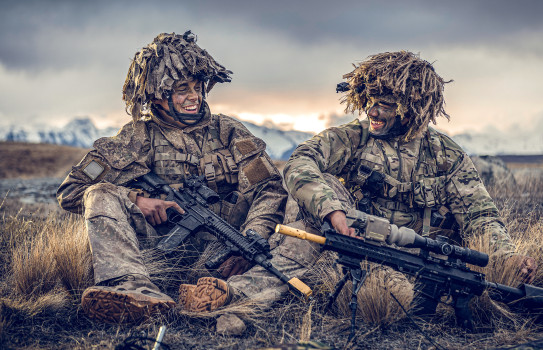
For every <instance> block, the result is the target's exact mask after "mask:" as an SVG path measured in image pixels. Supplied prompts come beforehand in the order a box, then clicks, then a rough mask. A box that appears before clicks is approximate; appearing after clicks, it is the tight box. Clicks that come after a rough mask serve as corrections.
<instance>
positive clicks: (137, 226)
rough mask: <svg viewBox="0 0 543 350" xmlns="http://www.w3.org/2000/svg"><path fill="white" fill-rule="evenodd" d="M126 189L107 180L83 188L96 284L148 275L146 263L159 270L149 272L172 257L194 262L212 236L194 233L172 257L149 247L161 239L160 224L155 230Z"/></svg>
mask: <svg viewBox="0 0 543 350" xmlns="http://www.w3.org/2000/svg"><path fill="white" fill-rule="evenodd" d="M129 191H130V190H129V189H128V188H124V187H120V186H115V185H112V184H110V183H99V184H96V185H93V186H91V187H89V188H88V189H87V190H86V191H85V195H84V206H85V224H86V227H87V233H88V237H89V243H90V247H91V252H92V262H93V268H94V282H95V283H96V284H99V283H100V282H103V281H106V280H109V279H112V278H117V277H120V276H124V275H127V274H140V275H143V276H146V277H150V271H149V268H148V265H149V264H154V265H158V266H155V270H158V271H151V272H157V273H160V268H161V267H164V266H167V265H166V263H164V262H163V263H162V264H160V263H157V261H159V260H163V261H165V260H168V259H169V260H175V264H176V265H180V266H181V265H182V266H188V265H191V264H194V263H195V262H196V261H197V260H198V258H199V256H200V255H201V254H203V252H204V249H205V248H206V247H207V246H209V242H210V241H212V240H213V239H214V237H213V236H211V235H210V234H209V233H206V232H200V233H198V234H196V235H193V236H191V238H190V239H189V240H188V241H189V242H187V243H186V244H184V245H183V246H182V247H180V248H179V249H178V250H177V251H176V255H175V258H174V259H172V258H171V257H168V256H166V255H165V254H162V253H160V252H158V251H157V250H155V249H152V248H154V247H155V246H156V244H157V243H158V241H159V239H160V234H159V232H157V230H158V231H160V226H159V227H157V229H155V228H154V227H153V226H151V225H150V224H149V223H148V222H147V220H146V219H145V217H144V216H143V213H142V212H141V210H140V209H139V208H138V207H137V206H136V205H135V204H134V203H132V202H131V201H130V200H129V199H128V192H129ZM217 248H218V247H217ZM177 269H178V270H180V268H179V267H178V268H177ZM171 270H175V268H171Z"/></svg>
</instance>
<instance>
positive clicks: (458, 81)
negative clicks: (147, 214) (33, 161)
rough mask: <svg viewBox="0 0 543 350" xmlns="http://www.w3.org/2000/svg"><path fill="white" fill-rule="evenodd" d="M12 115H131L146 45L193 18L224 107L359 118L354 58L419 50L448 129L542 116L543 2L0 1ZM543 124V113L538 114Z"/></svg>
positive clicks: (2, 94) (318, 123) (237, 111)
mask: <svg viewBox="0 0 543 350" xmlns="http://www.w3.org/2000/svg"><path fill="white" fill-rule="evenodd" d="M0 5H1V12H0V118H1V119H2V121H3V122H9V123H14V122H17V123H21V124H22V123H34V124H35V123H40V124H53V125H58V126H60V125H63V124H65V123H66V122H67V121H68V120H70V119H72V118H73V117H76V116H89V117H91V118H92V119H93V120H94V121H95V122H96V123H97V125H99V126H102V127H103V126H112V125H113V126H120V125H122V124H124V123H125V122H126V121H128V120H130V117H129V116H127V115H126V113H125V112H124V105H123V103H122V101H121V89H122V85H123V83H124V79H125V77H126V72H127V70H128V66H129V64H130V60H131V58H132V57H133V56H134V53H135V52H136V51H137V50H138V49H139V48H141V47H143V46H145V45H146V44H148V43H149V42H151V41H152V40H153V38H154V37H155V36H156V35H157V34H159V33H162V32H176V33H180V34H182V33H183V32H184V31H186V30H188V29H191V30H192V31H193V32H194V33H195V34H197V35H198V44H199V45H200V46H201V47H203V48H205V49H206V50H207V51H208V52H209V53H210V54H211V55H212V56H213V57H214V58H215V59H216V60H217V61H218V62H220V63H221V64H223V65H224V66H225V67H227V68H228V69H230V70H232V71H233V72H234V75H233V80H232V82H231V83H229V84H217V85H216V87H215V88H214V89H213V91H212V93H211V95H210V96H209V102H210V105H211V109H212V111H213V112H214V113H219V112H220V113H224V114H230V115H234V116H237V117H239V118H240V119H244V120H250V121H253V122H256V123H258V124H262V123H269V122H273V123H275V124H278V125H281V126H282V127H283V128H287V129H297V130H304V131H315V132H316V131H320V130H321V129H323V128H325V127H327V126H329V125H335V124H338V123H342V122H345V121H348V120H350V119H352V116H345V115H344V113H343V108H344V106H343V105H341V104H340V103H339V98H340V95H339V94H336V93H335V86H336V84H337V83H338V82H340V81H342V79H341V76H342V75H343V74H344V73H347V72H349V71H350V70H352V63H356V62H360V61H361V60H364V59H365V58H366V57H367V56H369V55H371V54H375V53H378V52H384V51H398V50H409V51H412V52H415V53H420V55H421V57H422V58H423V59H425V60H427V61H430V62H433V63H434V66H435V68H436V70H437V72H438V73H439V74H440V75H441V76H442V77H443V78H444V79H446V80H450V79H452V80H454V82H452V83H450V84H448V85H447V86H446V88H445V101H446V109H447V111H448V112H449V114H450V115H451V121H450V122H446V121H445V120H443V121H441V122H440V123H439V124H438V127H439V128H440V129H442V130H445V131H447V132H449V133H452V134H454V133H458V132H461V131H466V130H472V131H480V130H483V129H486V128H488V127H489V126H491V125H492V126H493V127H496V128H498V129H500V130H505V129H507V128H511V127H513V128H517V129H518V128H525V129H526V130H531V128H532V126H533V125H535V124H536V123H538V122H539V121H541V120H543V83H542V81H543V20H542V19H541V18H543V1H538V0H533V1H523V0H516V1H514V2H513V1H510V0H508V1H501V0H493V1H476V0H470V1H458V0H457V1H438V0H432V1H426V0H419V1H407V0H395V1H364V0H358V1H340V0H335V1H320V0H318V1H296V0H289V1H283V0H273V1H256V0H252V1H225V0H222V1H220V0H217V1H196V0H194V1H145V2H139V1H110V0H108V1H47V0H41V1H5V0H0ZM538 124H539V125H543V123H538Z"/></svg>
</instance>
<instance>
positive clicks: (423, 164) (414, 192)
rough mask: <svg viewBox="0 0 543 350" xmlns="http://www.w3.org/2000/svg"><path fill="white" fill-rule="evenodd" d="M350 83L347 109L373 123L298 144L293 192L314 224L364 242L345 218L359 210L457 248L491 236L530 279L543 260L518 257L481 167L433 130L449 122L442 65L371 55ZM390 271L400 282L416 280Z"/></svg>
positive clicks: (401, 55) (289, 179) (289, 177)
mask: <svg viewBox="0 0 543 350" xmlns="http://www.w3.org/2000/svg"><path fill="white" fill-rule="evenodd" d="M344 78H345V79H347V82H343V83H340V84H338V90H339V91H346V92H347V93H346V96H345V97H344V98H343V101H342V102H344V103H346V104H347V108H346V112H354V111H358V112H359V114H361V113H362V112H365V113H366V115H367V119H364V120H358V119H356V120H354V121H352V122H351V123H348V124H345V125H341V126H339V127H332V128H329V129H327V130H325V131H323V132H321V133H320V134H318V135H316V136H315V137H313V138H312V139H310V140H308V141H306V142H304V143H302V144H301V145H300V146H298V148H297V149H296V150H295V151H294V153H293V154H292V156H291V157H290V159H289V160H288V162H287V164H286V165H285V169H284V177H285V182H286V185H287V189H288V190H289V192H290V194H291V195H292V196H293V197H294V199H295V200H296V201H297V202H298V204H299V206H300V208H301V212H302V213H304V215H305V217H306V222H311V223H313V224H314V226H316V227H317V228H318V227H319V225H320V224H322V222H324V221H325V220H326V221H328V222H330V223H331V225H332V226H333V227H334V228H335V229H336V230H337V231H338V232H340V233H342V234H345V235H351V236H355V231H354V229H353V228H349V227H348V225H347V220H346V213H347V212H348V211H349V210H352V209H353V208H354V209H358V210H362V211H365V212H366V213H369V214H373V215H376V216H380V217H384V218H386V219H388V220H389V221H390V222H391V223H393V224H395V225H397V226H407V227H409V228H412V229H414V230H415V231H418V232H419V233H421V234H423V235H428V234H433V233H435V232H436V231H439V232H440V234H443V233H445V234H446V235H447V234H449V235H450V238H452V240H453V241H456V243H457V244H462V243H465V239H466V238H467V237H470V236H473V235H488V236H487V237H488V238H489V240H490V244H491V246H492V247H493V249H494V251H495V253H494V254H493V255H494V257H497V256H502V257H506V259H507V258H508V259H509V260H508V261H509V262H510V263H512V264H516V265H517V266H518V267H519V270H520V271H521V274H523V276H524V277H525V279H526V280H527V281H531V280H532V279H533V278H534V277H535V271H536V268H537V265H536V262H535V260H534V259H533V258H531V257H527V256H518V255H515V254H514V251H515V246H514V244H513V243H512V242H511V239H510V236H509V234H508V232H507V229H506V227H505V225H504V222H503V220H502V219H501V218H500V217H499V214H498V210H497V208H496V206H495V205H494V203H493V201H492V199H491V198H490V196H489V194H488V192H487V191H486V189H485V187H484V185H483V183H482V182H481V180H480V178H479V175H478V174H477V171H476V170H475V167H474V166H473V163H472V161H471V160H470V158H469V157H468V156H467V155H466V153H465V152H464V151H463V150H462V149H461V148H460V147H459V146H458V145H457V144H456V143H454V142H453V141H452V140H451V139H450V138H449V137H447V136H446V135H444V134H442V133H440V132H438V131H436V130H434V129H433V128H431V127H429V123H430V121H432V122H433V123H434V124H435V122H436V118H437V117H438V116H440V115H441V116H444V117H446V118H447V119H449V116H448V115H447V113H446V112H445V110H444V108H443V106H444V98H443V90H444V84H445V82H444V80H443V79H442V78H441V77H440V76H439V75H438V74H437V73H436V72H435V70H434V68H433V66H432V65H431V64H430V63H428V62H426V61H424V60H422V59H420V58H419V57H418V56H417V55H415V54H413V53H410V52H405V51H401V52H387V53H382V54H377V55H373V56H370V57H369V58H368V59H367V60H366V61H364V62H362V63H361V64H359V65H358V66H355V69H354V70H353V71H352V72H350V73H348V74H346V75H344ZM340 181H341V182H342V183H343V184H344V186H343V185H342V184H341V183H340ZM346 190H348V192H347V191H346ZM453 232H456V234H452V233H453ZM451 234H452V235H451ZM390 273H391V274H393V275H394V276H393V277H392V278H391V279H392V280H393V281H392V282H391V283H392V284H396V283H395V282H394V281H396V282H401V283H406V282H407V280H406V279H405V277H403V275H402V274H400V273H398V272H395V271H390ZM384 283H385V284H386V283H388V282H386V281H384ZM399 289H403V290H405V289H406V288H399ZM387 294H388V293H387Z"/></svg>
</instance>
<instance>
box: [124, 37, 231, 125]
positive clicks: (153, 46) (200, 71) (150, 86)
mask: <svg viewBox="0 0 543 350" xmlns="http://www.w3.org/2000/svg"><path fill="white" fill-rule="evenodd" d="M230 74H232V72H231V71H229V70H227V69H226V68H224V67H223V66H222V65H220V64H219V63H218V62H217V61H215V60H214V59H213V57H211V55H210V54H209V53H207V51H206V50H203V49H202V48H200V47H199V46H198V45H197V44H196V36H195V35H194V34H192V33H191V31H190V30H189V31H187V32H185V33H184V34H183V35H179V34H175V33H171V34H168V33H162V34H159V35H158V36H157V37H156V38H155V39H154V40H153V42H152V43H150V44H149V45H147V46H146V47H144V48H142V49H141V50H139V51H138V52H136V54H135V55H134V59H133V60H132V64H131V65H130V68H129V69H128V74H127V75H126V80H125V82H124V86H123V101H125V103H126V111H127V113H128V114H130V115H132V118H133V119H134V120H138V119H139V118H140V117H141V112H142V110H145V109H147V108H148V107H149V102H150V101H152V100H153V99H158V100H160V99H163V98H168V97H169V96H170V95H171V92H172V91H173V86H174V83H175V81H177V80H186V79H190V78H196V79H199V80H202V81H203V82H204V83H205V84H206V88H205V91H206V92H209V91H210V90H211V89H212V88H213V86H214V85H215V84H216V83H224V82H229V81H231V78H230Z"/></svg>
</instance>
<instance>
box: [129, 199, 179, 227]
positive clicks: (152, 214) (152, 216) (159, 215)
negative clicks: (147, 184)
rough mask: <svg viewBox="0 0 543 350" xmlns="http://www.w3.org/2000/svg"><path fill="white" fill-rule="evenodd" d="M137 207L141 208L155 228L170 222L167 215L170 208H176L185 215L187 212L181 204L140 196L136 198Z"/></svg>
mask: <svg viewBox="0 0 543 350" xmlns="http://www.w3.org/2000/svg"><path fill="white" fill-rule="evenodd" d="M136 205H137V206H138V208H140V210H141V212H142V213H143V216H145V219H146V220H147V221H148V222H149V223H150V224H151V225H153V226H156V225H160V224H161V223H163V222H166V220H168V215H167V214H166V209H168V208H174V209H175V210H177V211H178V212H179V213H181V214H185V211H184V210H183V209H182V208H181V207H180V206H179V204H177V203H175V202H171V201H163V200H162V199H157V198H145V197H142V196H138V197H137V198H136Z"/></svg>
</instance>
